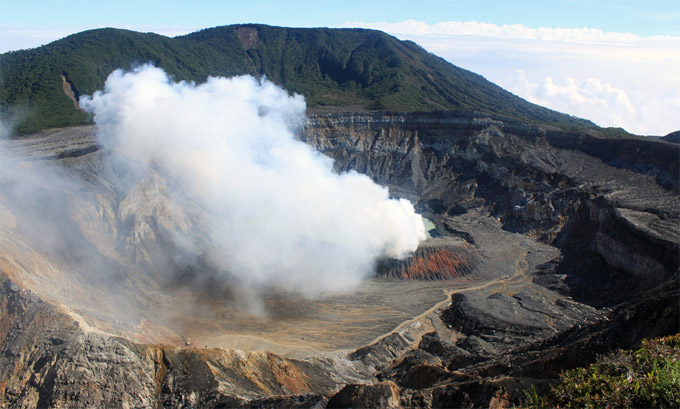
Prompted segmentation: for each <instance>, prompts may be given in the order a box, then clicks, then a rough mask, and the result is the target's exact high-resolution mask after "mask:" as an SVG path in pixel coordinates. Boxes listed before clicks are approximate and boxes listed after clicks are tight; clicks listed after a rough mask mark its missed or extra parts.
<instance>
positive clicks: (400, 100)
mask: <svg viewBox="0 0 680 409" xmlns="http://www.w3.org/2000/svg"><path fill="white" fill-rule="evenodd" d="M147 62H151V63H153V64H155V65H157V66H159V67H162V68H163V69H165V70H166V71H167V72H168V73H169V74H170V75H171V76H173V78H174V79H176V80H189V81H195V82H199V83H200V82H203V81H205V79H206V77H207V76H210V75H212V76H233V75H239V74H252V75H257V76H263V75H264V76H266V77H267V78H269V79H270V80H271V81H273V82H275V83H277V84H279V85H282V86H283V87H285V88H286V89H288V90H289V91H291V92H297V93H301V94H303V95H305V97H306V100H307V103H308V105H309V106H310V107H324V106H335V107H345V108H346V109H348V110H362V109H369V110H388V111H430V110H478V111H484V112H489V113H495V114H501V115H505V116H509V117H513V118H518V119H523V120H528V121H531V122H541V123H547V124H552V125H556V126H559V127H562V128H579V127H593V126H594V124H593V123H591V122H589V121H586V120H583V119H579V118H575V117H572V116H569V115H565V114H561V113H558V112H555V111H552V110H549V109H546V108H543V107H540V106H537V105H534V104H531V103H529V102H527V101H525V100H523V99H521V98H519V97H517V96H515V95H513V94H511V93H509V92H507V91H505V90H503V89H502V88H500V87H498V86H496V85H494V84H492V83H491V82H489V81H487V80H485V79H484V78H483V77H482V76H480V75H477V74H474V73H472V72H470V71H467V70H464V69H461V68H458V67H456V66H454V65H452V64H450V63H448V62H446V61H444V60H443V59H441V58H439V57H437V56H435V55H433V54H430V53H428V52H426V51H425V50H423V49H422V48H420V47H419V46H418V45H416V44H415V43H413V42H409V41H399V40H397V39H396V38H394V37H391V36H389V35H387V34H385V33H382V32H379V31H374V30H364V29H327V28H282V27H271V26H265V25H233V26H224V27H216V28H210V29H205V30H202V31H199V32H195V33H192V34H189V35H185V36H181V37H175V38H168V37H164V36H161V35H157V34H152V33H138V32H134V31H127V30H120V29H113V28H106V29H97V30H90V31H84V32H81V33H78V34H74V35H71V36H68V37H66V38H63V39H61V40H58V41H55V42H53V43H50V44H48V45H45V46H42V47H39V48H36V49H30V50H22V51H14V52H9V53H5V54H2V55H0V110H1V112H2V116H3V119H4V120H7V118H13V121H14V122H17V123H15V124H13V125H16V132H18V133H27V132H31V131H35V130H39V129H44V128H50V127H55V126H68V125H76V124H82V123H86V122H87V121H88V116H87V114H86V113H84V112H82V111H80V110H78V109H77V107H76V105H75V103H74V100H76V99H77V98H78V97H79V96H80V95H83V94H91V93H93V92H94V91H96V90H97V89H101V88H102V87H103V85H104V81H105V79H106V77H107V76H108V75H109V74H110V73H111V71H113V70H114V69H117V68H123V69H130V68H131V67H134V66H135V65H138V64H143V63H147Z"/></svg>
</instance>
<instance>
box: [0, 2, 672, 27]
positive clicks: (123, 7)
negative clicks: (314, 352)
mask: <svg viewBox="0 0 680 409" xmlns="http://www.w3.org/2000/svg"><path fill="white" fill-rule="evenodd" d="M0 10H1V12H0V13H1V15H2V17H0V24H1V25H3V26H15V27H27V28H28V27H35V28H36V29H55V30H59V29H62V28H69V27H72V28H73V29H76V30H82V29H85V28H96V27H104V26H116V27H118V26H130V27H149V28H151V27H157V28H159V29H161V30H162V29H165V28H173V27H174V28H188V29H191V28H193V29H196V28H205V27H212V26H217V25H225V24H233V23H246V22H253V23H265V24H272V25H283V26H298V27H313V26H329V27H340V26H343V25H344V23H345V22H347V21H381V22H391V23H395V22H398V21H403V20H407V19H414V20H418V21H423V22H426V23H429V24H433V23H437V22H440V21H483V22H487V23H493V24H499V25H502V24H523V25H526V26H529V27H592V28H598V29H601V30H603V31H616V32H624V33H625V32H631V33H634V34H638V35H642V36H650V35H664V34H665V35H680V2H679V1H678V0H651V1H650V0H647V1H640V0H540V1H520V0H516V1H508V0H491V1H476V0H453V1H432V0H418V1H414V0H391V1H365V0H362V1H357V0H345V1H324V0H318V1H302V0H288V1H217V0H193V1H192V0H189V1H176V0H165V1H158V0H155V1H130V0H119V1H105V2H104V1H99V2H98V1H91V0H90V1H83V0H71V1H68V2H56V1H52V0H50V1H46V0H43V1H35V0H22V1H16V0H2V1H0Z"/></svg>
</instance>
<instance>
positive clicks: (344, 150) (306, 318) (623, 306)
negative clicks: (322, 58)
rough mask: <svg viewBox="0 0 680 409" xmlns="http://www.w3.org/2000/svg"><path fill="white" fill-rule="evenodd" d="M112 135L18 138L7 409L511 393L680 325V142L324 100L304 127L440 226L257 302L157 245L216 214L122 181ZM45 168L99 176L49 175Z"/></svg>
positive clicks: (4, 346)
mask: <svg viewBox="0 0 680 409" xmlns="http://www.w3.org/2000/svg"><path fill="white" fill-rule="evenodd" d="M93 132H94V131H93V128H92V127H78V128H66V129H58V130H50V131H43V132H41V133H39V134H35V135H31V136H28V137H25V138H22V139H17V140H12V141H6V142H5V143H4V144H3V145H2V146H1V148H0V152H1V154H2V155H0V160H5V163H6V164H11V165H3V163H0V166H11V167H12V168H11V171H12V172H18V173H19V174H24V175H26V183H25V184H24V183H16V182H15V180H16V179H11V178H4V179H3V178H0V271H1V278H0V404H2V405H6V406H11V407H36V406H37V407H91V406H100V407H281V406H286V407H400V406H401V407H508V405H510V404H511V403H517V402H518V400H519V399H520V398H521V397H522V394H523V391H524V390H526V389H527V388H529V387H530V385H532V384H534V385H537V386H538V387H540V386H541V385H545V384H546V383H548V382H549V381H550V380H551V379H554V378H555V377H556V376H557V374H558V373H559V371H560V370H562V369H566V368H571V367H574V366H577V365H583V364H586V363H588V362H590V361H592V360H593V359H594V357H595V355H596V354H597V353H604V352H607V351H609V350H611V349H614V348H626V347H632V346H634V345H636V344H637V343H639V342H640V341H641V340H642V339H643V338H645V337H653V336H659V335H665V334H669V333H675V332H678V330H679V322H680V316H679V312H678V310H679V307H678V304H679V302H678V300H679V299H680V282H679V275H678V274H679V273H678V270H679V258H680V255H679V247H680V201H679V200H678V196H679V193H680V184H679V181H678V178H679V174H680V170H679V168H678V166H679V163H678V162H679V158H680V149H679V145H677V144H674V143H670V142H665V141H661V140H652V139H631V140H611V139H604V138H602V137H601V135H598V134H597V132H596V131H592V132H590V133H578V132H565V131H560V130H555V129H551V128H547V127H541V126H538V125H531V124H526V123H521V122H517V121H514V120H509V119H505V118H500V117H491V116H488V115H484V114H479V113H473V112H459V113H450V112H449V113H427V114H424V113H421V114H417V113H416V114H382V113H363V114H348V113H333V114H318V115H311V116H310V117H309V121H308V124H307V127H306V128H305V129H304V131H303V132H302V133H301V135H300V139H302V140H303V141H305V142H306V143H308V144H310V145H311V146H313V147H315V148H316V149H317V150H319V151H320V152H322V153H324V154H326V155H328V156H329V157H331V158H333V159H334V160H335V167H336V169H337V170H338V171H347V170H356V171H358V172H362V173H365V174H367V175H369V176H370V177H371V178H373V179H374V180H375V181H377V182H378V183H380V184H382V185H385V186H388V187H389V189H390V192H391V194H392V195H394V196H396V197H405V198H408V199H410V200H411V201H412V202H413V203H414V205H415V206H416V209H417V210H418V211H419V212H420V213H421V214H423V215H424V216H425V217H427V218H428V219H429V220H431V221H432V226H431V228H430V237H429V238H428V239H427V240H426V241H424V242H422V243H421V245H420V247H419V248H418V250H417V251H416V252H415V253H414V254H413V255H412V256H411V257H410V258H408V259H407V260H402V261H397V260H383V261H382V262H380V263H379V265H378V266H377V268H376V275H375V277H373V278H372V279H370V280H368V281H366V282H365V283H364V284H363V285H362V286H361V287H360V288H359V289H358V290H357V291H354V292H351V293H344V294H332V295H328V296H325V297H319V298H301V297H299V296H295V295H293V294H289V293H285V292H282V291H274V290H267V291H263V292H262V293H260V294H258V299H259V300H260V301H259V304H258V308H259V309H256V310H254V309H253V308H251V307H252V305H249V302H251V301H252V300H251V297H249V295H248V294H246V293H244V291H242V290H243V289H238V288H231V287H229V286H227V285H223V284H220V285H217V284H216V283H215V281H214V280H211V271H210V265H209V263H208V262H207V261H206V260H203V259H202V257H201V254H196V255H195V256H196V257H195V260H194V262H193V263H192V264H191V265H187V264H183V263H182V262H180V261H177V260H184V259H185V258H177V259H159V258H158V257H155V256H154V255H155V254H159V252H160V253H161V254H172V253H173V249H174V248H173V247H172V246H173V240H172V234H173V232H177V231H182V230H186V229H196V228H198V227H196V226H201V225H202V223H204V222H209V221H206V220H203V219H202V218H203V217H204V216H202V215H201V214H200V212H198V211H196V209H195V208H193V207H192V204H191V203H190V202H189V201H187V202H186V203H183V205H182V206H175V205H173V203H174V202H173V201H171V200H169V198H168V189H167V186H166V185H165V181H164V180H162V178H160V177H155V176H154V175H151V176H149V177H148V178H145V179H144V180H140V181H139V182H138V183H137V184H134V185H130V186H126V187H125V188H120V187H119V186H121V184H120V183H114V182H117V181H115V180H113V179H114V178H116V177H118V176H116V175H117V173H116V172H115V166H116V164H115V163H111V162H110V161H108V160H107V158H106V156H105V155H103V154H102V152H101V149H100V148H99V147H98V146H97V144H96V142H95V141H94V139H93ZM16 157H21V160H20V161H19V162H13V161H10V160H7V158H16ZM45 166H49V169H51V171H52V172H57V173H59V174H65V175H69V176H70V177H72V178H74V179H76V180H78V181H79V183H78V184H74V185H64V184H61V183H59V184H58V183H56V182H55V180H56V179H55V180H50V179H49V178H46V179H45V178H43V179H41V180H28V178H29V177H30V176H29V175H31V174H33V172H32V171H33V170H35V169H36V168H42V167H45ZM5 174H8V173H5ZM59 180H61V179H59ZM116 186H118V187H116ZM29 194H30V195H31V197H35V196H36V195H37V196H38V197H39V198H40V200H39V201H37V202H35V203H33V202H32V203H31V204H28V203H26V202H25V201H22V200H21V199H22V197H25V196H26V195H29ZM57 207H58V208H59V209H65V210H63V211H59V212H55V211H54V209H55V208H57ZM27 220H28V221H30V222H27ZM48 220H49V222H50V223H49V224H50V225H52V226H57V227H56V228H54V229H53V230H50V229H47V230H45V229H40V227H41V226H44V225H47V223H46V222H47V221H48ZM45 249H49V251H46V250H45ZM201 266H203V267H204V268H201ZM102 272H106V273H105V274H104V273H102ZM253 311H259V312H253Z"/></svg>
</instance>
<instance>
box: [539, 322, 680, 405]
mask: <svg viewBox="0 0 680 409" xmlns="http://www.w3.org/2000/svg"><path fill="white" fill-rule="evenodd" d="M526 406H528V407H530V408H546V407H548V408H552V407H560V408H608V407H609V408H631V407H632V408H678V407H680V334H676V335H673V336H669V337H665V338H658V339H655V340H651V341H643V344H642V348H640V349H638V350H637V351H617V352H616V353H613V354H611V355H609V356H606V357H600V358H599V359H598V360H597V362H596V363H594V364H592V365H590V366H589V367H587V368H577V369H574V370H571V371H566V372H564V373H563V374H562V375H561V376H560V380H559V382H558V383H557V385H555V386H554V387H553V388H552V389H551V390H550V391H549V392H548V394H547V395H545V396H539V395H538V393H536V390H535V389H533V387H532V390H531V393H529V394H528V396H527V398H526Z"/></svg>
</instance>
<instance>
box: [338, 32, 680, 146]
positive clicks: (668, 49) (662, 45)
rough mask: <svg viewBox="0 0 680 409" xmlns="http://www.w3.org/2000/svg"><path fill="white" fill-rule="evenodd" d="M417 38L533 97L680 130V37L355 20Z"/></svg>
mask: <svg viewBox="0 0 680 409" xmlns="http://www.w3.org/2000/svg"><path fill="white" fill-rule="evenodd" d="M345 26H348V27H365V28H373V29H377V30H382V31H385V32H387V33H389V34H392V35H394V36H396V37H398V38H400V39H403V40H412V41H414V42H416V43H418V44H420V45H421V46H422V47H423V48H425V49H426V50H428V51H430V52H432V53H434V54H437V55H438V56H441V57H443V58H444V59H446V60H448V61H449V62H451V63H453V64H455V65H457V66H459V67H462V68H466V69H469V70H471V71H473V72H476V73H478V74H481V75H483V76H485V77H486V78H487V79H489V80H490V81H492V82H495V83H496V84H498V85H500V86H501V87H503V88H505V89H507V90H509V91H511V92H513V93H515V94H516V95H519V96H520V97H522V98H524V99H527V100H528V101H531V102H533V103H536V104H539V105H543V106H546V107H548V108H551V109H555V110H557V111H560V112H565V113H568V114H571V115H575V116H578V117H582V118H586V119H590V120H591V121H593V122H595V123H596V124H597V125H600V126H603V127H621V128H624V129H626V130H627V131H629V132H632V133H636V134H641V135H666V134H668V133H670V132H673V131H676V130H679V129H680V116H678V114H677V113H678V112H680V70H679V69H678V68H679V67H680V37H678V36H650V37H641V36H638V35H635V34H631V33H617V32H604V31H602V30H598V29H593V28H549V27H541V28H531V27H527V26H524V25H521V24H513V25H496V24H489V23H482V22H476V21H468V22H458V21H449V22H440V23H436V24H428V23H425V22H422V21H416V20H406V21H402V22H399V23H385V22H373V23H371V22H347V23H346V24H345Z"/></svg>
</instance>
